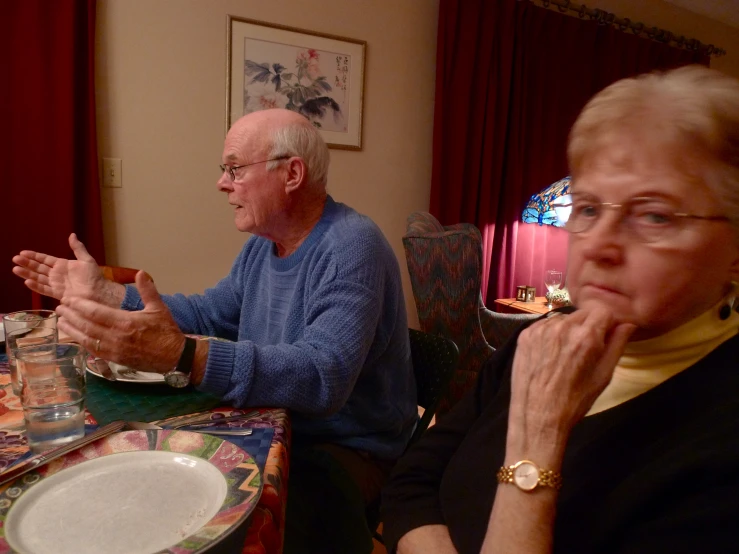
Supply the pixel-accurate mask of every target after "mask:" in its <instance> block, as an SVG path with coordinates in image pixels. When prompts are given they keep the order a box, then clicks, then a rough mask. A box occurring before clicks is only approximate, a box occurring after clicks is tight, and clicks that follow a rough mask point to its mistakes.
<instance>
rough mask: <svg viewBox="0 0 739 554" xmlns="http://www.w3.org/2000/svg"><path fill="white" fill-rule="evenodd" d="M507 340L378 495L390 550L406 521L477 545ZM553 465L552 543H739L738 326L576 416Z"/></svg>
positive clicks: (497, 457)
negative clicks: (670, 372) (703, 352)
mask: <svg viewBox="0 0 739 554" xmlns="http://www.w3.org/2000/svg"><path fill="white" fill-rule="evenodd" d="M515 343H516V337H514V338H513V339H512V340H511V341H509V342H508V344H507V345H506V346H505V347H504V348H503V349H501V350H498V351H496V352H495V353H494V354H493V356H492V358H491V359H490V361H489V362H488V363H487V364H486V366H485V367H484V368H483V370H482V371H481V374H480V378H479V379H478V382H477V386H476V388H475V389H474V390H473V391H471V392H470V394H468V395H467V396H466V397H465V398H464V399H463V400H461V401H460V402H459V404H458V405H457V406H455V408H454V409H453V410H452V411H451V412H450V413H449V414H447V416H446V417H445V418H443V419H442V420H441V421H440V422H439V423H438V424H437V425H436V426H434V427H432V428H431V429H429V431H428V432H427V433H426V434H425V435H424V437H423V438H422V439H421V440H420V441H419V442H418V443H417V444H416V445H414V446H413V447H412V448H411V449H410V450H409V451H408V453H407V454H406V455H405V456H404V457H403V458H401V460H400V461H399V462H398V464H397V466H396V468H395V470H394V471H393V475H392V476H391V478H390V481H389V482H388V485H387V486H386V488H385V491H384V493H383V522H384V523H383V535H384V537H385V541H386V543H387V544H388V547H389V548H390V549H392V548H394V547H395V546H396V544H397V541H398V540H399V539H400V538H401V537H402V536H403V535H404V534H405V533H407V532H408V531H410V530H411V529H415V528H416V527H420V526H422V525H429V524H444V525H447V526H448V527H449V532H450V535H451V538H452V541H453V542H454V545H455V546H456V548H457V550H458V551H459V552H460V553H462V554H464V553H468V552H469V553H473V552H474V553H477V552H479V551H480V548H481V546H482V541H483V539H484V536H485V532H486V530H487V526H488V520H489V517H490V513H491V510H492V505H493V500H494V497H495V490H496V487H497V483H496V478H495V474H496V471H497V470H498V468H500V467H501V465H503V458H504V450H505V438H506V430H507V423H508V421H507V420H508V405H509V402H510V385H511V381H510V378H511V365H512V361H513V353H514V349H515ZM544 347H546V346H545V345H542V348H544ZM534 461H535V460H534ZM562 475H563V479H564V485H563V488H562V490H561V492H560V494H559V497H558V501H557V517H556V522H555V530H554V551H555V552H558V553H559V552H562V553H565V552H566V553H572V552H597V553H608V552H614V553H615V552H628V553H632V552H634V553H635V552H644V553H657V552H659V553H662V552H666V553H667V552H669V553H678V552H686V553H688V552H690V553H693V552H712V553H714V552H739V336H737V337H734V338H732V339H730V340H728V341H726V342H725V343H723V344H722V345H720V346H719V347H718V348H717V349H716V350H714V351H713V352H711V353H710V354H709V355H707V356H706V357H705V358H703V359H702V360H700V361H699V362H698V363H696V364H695V365H694V366H692V367H690V368H688V369H686V370H684V371H682V372H680V373H679V374H677V375H675V376H673V377H672V378H670V379H668V380H667V381H665V382H664V383H662V384H660V385H658V386H657V387H655V388H653V389H651V390H649V391H648V392H646V393H644V394H642V395H640V396H638V397H636V398H633V399H631V400H629V401H628V402H625V403H623V404H621V405H619V406H616V407H614V408H611V409H609V410H606V411H604V412H601V413H598V414H595V415H592V416H589V417H587V418H585V419H584V420H582V421H581V422H580V423H578V424H577V425H576V426H575V428H574V429H573V431H572V434H571V436H570V440H569V442H568V444H567V449H566V453H565V459H564V462H563V467H562ZM504 486H512V485H504ZM521 494H525V493H523V492H522V493H521ZM534 494H536V493H535V492H534Z"/></svg>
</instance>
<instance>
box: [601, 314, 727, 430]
mask: <svg viewBox="0 0 739 554" xmlns="http://www.w3.org/2000/svg"><path fill="white" fill-rule="evenodd" d="M726 303H727V302H726V299H723V300H721V302H719V303H718V304H716V305H715V306H714V307H713V308H711V309H710V310H708V311H707V312H705V313H704V314H702V315H700V316H698V317H696V318H695V319H693V320H691V321H689V322H687V323H686V324H684V325H682V326H680V327H678V328H677V329H673V330H672V331H670V332H669V333H665V334H664V335H662V336H659V337H656V338H653V339H649V340H643V341H637V342H630V343H628V344H627V345H626V349H625V350H624V354H623V356H621V359H620V360H619V361H618V364H617V365H616V370H615V371H614V372H613V377H612V378H611V382H610V383H609V384H608V386H607V387H606V388H605V389H604V390H603V392H602V393H601V394H600V396H599V397H598V398H597V399H596V400H595V402H594V403H593V406H592V407H591V408H590V411H589V412H588V413H587V415H593V414H597V413H599V412H603V411H605V410H608V409H610V408H613V407H614V406H618V405H619V404H622V403H624V402H626V401H627V400H631V399H632V398H635V397H637V396H639V395H640V394H643V393H645V392H647V391H648V390H649V389H651V388H654V387H656V386H657V385H659V384H660V383H663V382H664V381H667V379H669V378H670V377H672V376H673V375H677V374H678V373H680V372H681V371H682V370H684V369H687V368H688V367H690V366H692V365H693V364H695V363H696V362H697V361H698V360H700V359H701V358H703V357H704V356H706V355H707V354H708V353H709V352H711V351H712V350H714V349H715V348H716V347H718V346H719V345H720V344H721V343H723V342H724V341H727V340H729V339H730V338H731V337H733V336H734V335H736V334H737V332H739V314H738V313H737V312H735V311H734V310H732V311H731V315H730V316H729V318H728V319H726V320H722V319H721V318H720V317H719V310H720V309H721V307H722V306H725V305H726Z"/></svg>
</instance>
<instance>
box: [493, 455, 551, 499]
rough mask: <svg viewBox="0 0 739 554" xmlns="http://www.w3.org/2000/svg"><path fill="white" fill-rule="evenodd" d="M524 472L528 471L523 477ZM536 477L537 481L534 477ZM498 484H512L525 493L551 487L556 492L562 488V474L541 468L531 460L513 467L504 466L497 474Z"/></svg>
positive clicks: (517, 463)
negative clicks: (537, 488)
mask: <svg viewBox="0 0 739 554" xmlns="http://www.w3.org/2000/svg"><path fill="white" fill-rule="evenodd" d="M523 471H528V473H527V474H525V475H522V472H523ZM533 476H536V477H537V479H536V481H533V479H532V477H533ZM497 478H498V483H510V484H512V485H516V486H517V487H518V488H519V489H521V490H523V491H527V492H529V491H532V490H534V489H535V488H536V487H537V486H542V487H550V488H552V489H554V490H559V489H561V488H562V474H561V473H558V472H556V471H550V470H546V469H542V468H540V467H539V466H538V465H536V464H535V463H534V462H532V461H530V460H521V461H520V462H516V463H515V464H513V465H512V466H503V467H501V468H500V469H499V470H498V473H497Z"/></svg>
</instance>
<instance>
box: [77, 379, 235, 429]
mask: <svg viewBox="0 0 739 554" xmlns="http://www.w3.org/2000/svg"><path fill="white" fill-rule="evenodd" d="M221 404H223V400H220V399H218V398H216V397H215V396H211V395H209V394H205V393H204V392H199V391H196V390H195V389H194V388H192V387H187V388H185V389H174V388H172V387H170V386H167V385H165V384H162V385H143V384H140V383H122V382H120V381H107V380H105V379H102V378H101V377H96V376H94V375H91V374H90V373H89V372H88V374H87V400H86V405H87V409H88V410H89V411H90V413H91V414H92V415H93V417H94V418H95V420H96V421H97V422H98V424H100V425H105V424H107V423H110V422H111V421H115V420H117V419H123V420H126V421H154V420H157V419H164V418H167V417H174V416H178V415H186V414H191V413H194V412H202V411H205V410H210V409H211V408H215V407H216V406H219V405H221Z"/></svg>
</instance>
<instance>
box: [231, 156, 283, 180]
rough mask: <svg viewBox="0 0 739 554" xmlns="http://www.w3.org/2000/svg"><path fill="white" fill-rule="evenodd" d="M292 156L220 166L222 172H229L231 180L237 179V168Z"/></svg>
mask: <svg viewBox="0 0 739 554" xmlns="http://www.w3.org/2000/svg"><path fill="white" fill-rule="evenodd" d="M289 157H290V156H278V157H276V158H270V159H269V160H262V161H260V162H251V163H249V164H242V165H225V164H221V165H219V166H218V167H220V168H221V173H223V172H226V173H228V176H229V177H231V181H235V180H236V170H237V169H241V168H242V167H249V166H250V165H257V164H264V163H267V162H276V161H277V160H286V159H288V158H289Z"/></svg>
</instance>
